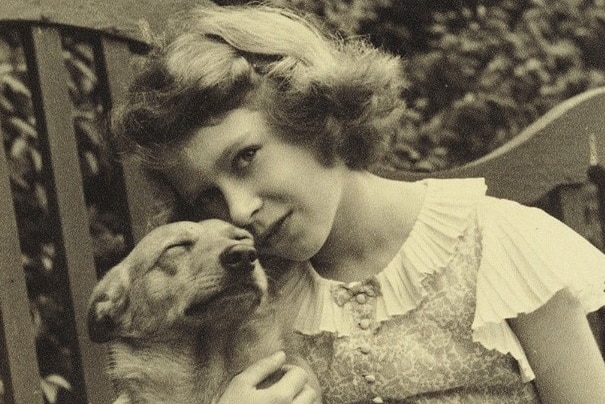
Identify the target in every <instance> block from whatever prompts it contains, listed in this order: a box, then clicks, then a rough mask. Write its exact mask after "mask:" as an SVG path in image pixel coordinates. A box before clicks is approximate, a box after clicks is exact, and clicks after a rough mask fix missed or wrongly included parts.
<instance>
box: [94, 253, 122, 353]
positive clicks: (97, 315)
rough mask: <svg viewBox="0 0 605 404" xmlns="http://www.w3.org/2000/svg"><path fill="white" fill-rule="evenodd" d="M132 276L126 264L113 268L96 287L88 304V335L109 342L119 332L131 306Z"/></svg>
mask: <svg viewBox="0 0 605 404" xmlns="http://www.w3.org/2000/svg"><path fill="white" fill-rule="evenodd" d="M129 286H130V277H129V271H128V267H127V266H126V265H124V264H119V265H118V266H116V267H114V268H113V269H111V270H110V271H109V272H108V273H107V274H106V275H105V276H104V277H103V279H101V281H100V282H99V283H98V284H97V286H96V287H95V288H94V290H93V292H92V295H91V298H90V303H89V305H88V319H87V322H88V337H89V338H90V340H91V341H93V342H98V343H104V342H109V341H110V340H111V339H112V338H114V337H115V336H117V335H118V334H119V332H120V331H121V330H120V328H119V327H120V326H123V325H124V324H125V323H126V322H125V321H124V320H125V319H124V317H125V316H126V314H127V309H128V306H129V299H128V296H129Z"/></svg>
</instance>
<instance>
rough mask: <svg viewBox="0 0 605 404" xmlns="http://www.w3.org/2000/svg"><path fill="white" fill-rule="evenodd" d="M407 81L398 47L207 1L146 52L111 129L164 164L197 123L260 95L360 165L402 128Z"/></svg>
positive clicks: (283, 118)
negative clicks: (391, 49) (393, 50)
mask: <svg viewBox="0 0 605 404" xmlns="http://www.w3.org/2000/svg"><path fill="white" fill-rule="evenodd" d="M404 85H405V80H404V79H403V77H402V68H401V65H400V60H399V59H398V57H396V56H393V55H389V54H387V53H385V52H382V51H381V50H379V49H377V48H375V47H372V46H370V45H369V44H367V43H366V42H365V41H363V40H362V39H361V38H355V39H348V40H344V39H342V38H337V37H335V36H331V35H329V34H327V33H325V32H323V31H322V29H321V27H320V25H319V24H317V23H316V22H315V21H312V19H311V18H310V17H308V16H306V17H305V16H302V15H299V14H297V13H296V12H294V11H291V10H286V9H283V8H275V7H270V6H267V5H253V6H251V5H248V6H223V7H220V6H209V7H206V6H204V7H199V8H194V9H193V10H190V11H188V12H186V13H183V14H182V15H180V16H178V18H177V19H175V20H174V23H173V24H172V26H171V27H170V28H169V29H168V34H167V37H166V39H165V40H164V41H163V43H161V44H157V46H156V47H155V49H154V50H153V52H151V54H150V55H149V56H148V57H147V59H146V63H145V65H144V68H143V70H142V71H141V72H140V73H139V75H138V77H137V79H136V80H135V82H134V84H133V86H132V87H131V89H130V92H129V99H128V101H127V102H126V103H125V104H124V105H123V107H122V108H121V109H119V110H118V113H117V114H116V118H115V120H114V132H115V133H116V134H117V135H118V137H119V139H121V142H120V144H121V145H122V148H123V150H125V151H126V152H130V153H134V154H136V155H138V156H139V157H141V158H142V160H143V161H144V163H146V164H147V166H148V167H156V168H161V167H162V164H165V163H166V161H167V160H168V159H167V158H166V156H167V155H169V154H170V151H171V150H175V148H176V149H178V147H179V145H181V144H182V142H183V141H185V140H186V139H187V138H188V136H190V135H191V133H192V131H193V130H194V129H196V128H199V127H201V126H204V125H209V124H212V123H213V122H215V121H216V119H220V117H221V116H222V115H223V114H224V113H225V112H227V111H229V110H231V109H233V108H237V107H239V106H242V105H244V104H246V105H253V106H254V107H255V108H259V109H261V110H262V111H263V112H264V113H265V114H266V116H267V118H268V121H269V123H270V124H271V125H273V127H275V128H276V129H277V132H278V133H279V134H280V135H282V136H284V137H285V138H286V139H287V140H289V141H292V142H294V143H297V144H301V145H305V146H308V147H311V148H312V149H313V150H314V151H316V152H317V154H316V155H317V156H318V158H319V159H320V160H321V161H322V162H324V163H325V164H331V163H332V162H334V161H335V159H336V158H342V159H343V160H344V161H345V162H346V164H347V165H348V166H349V167H351V168H353V169H362V168H367V167H368V166H369V165H370V164H371V163H372V162H374V161H375V160H376V158H377V157H378V156H380V154H381V152H382V151H383V150H384V145H385V144H386V141H387V140H388V139H390V137H391V135H393V134H394V132H395V131H396V130H397V129H398V127H399V124H400V123H399V121H400V118H401V114H402V112H403V109H404V103H403V101H402V99H401V90H402V88H403V86H404ZM158 164H159V167H158Z"/></svg>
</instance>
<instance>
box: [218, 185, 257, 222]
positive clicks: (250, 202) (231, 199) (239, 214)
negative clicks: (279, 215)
mask: <svg viewBox="0 0 605 404" xmlns="http://www.w3.org/2000/svg"><path fill="white" fill-rule="evenodd" d="M223 195H224V198H225V201H226V203H227V208H228V209H229V217H230V219H231V222H232V223H233V224H235V225H236V226H240V227H245V226H248V225H250V224H251V223H252V218H253V217H254V214H255V213H256V212H257V211H258V210H259V209H260V208H261V206H262V199H261V198H260V197H259V196H258V195H256V194H255V193H254V192H251V191H250V190H249V189H246V188H243V187H229V188H227V189H225V190H223Z"/></svg>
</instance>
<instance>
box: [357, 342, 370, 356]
mask: <svg viewBox="0 0 605 404" xmlns="http://www.w3.org/2000/svg"><path fill="white" fill-rule="evenodd" d="M359 350H360V351H361V353H362V354H365V355H367V354H369V353H370V352H371V350H372V349H371V348H370V346H369V345H367V344H364V345H362V346H360V347H359Z"/></svg>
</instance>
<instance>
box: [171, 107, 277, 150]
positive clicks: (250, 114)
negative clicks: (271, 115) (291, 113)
mask: <svg viewBox="0 0 605 404" xmlns="http://www.w3.org/2000/svg"><path fill="white" fill-rule="evenodd" d="M266 131H267V124H266V122H265V119H264V116H263V114H262V113H261V112H259V111H255V110H251V109H248V108H236V109H233V110H231V111H229V112H228V113H226V114H225V115H224V116H223V117H222V119H220V120H218V121H216V122H213V123H212V124H210V125H205V126H202V127H200V128H197V129H195V130H194V131H193V132H192V134H191V136H190V137H189V139H188V141H187V142H185V144H184V145H183V147H182V149H181V153H180V154H181V158H184V159H186V160H199V159H201V158H203V157H206V158H208V159H213V158H216V159H220V158H221V157H223V155H224V154H225V153H226V152H229V151H232V149H233V148H237V146H239V145H240V144H242V143H245V142H246V141H247V140H248V139H250V138H252V137H254V136H255V135H259V134H264V133H266Z"/></svg>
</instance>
